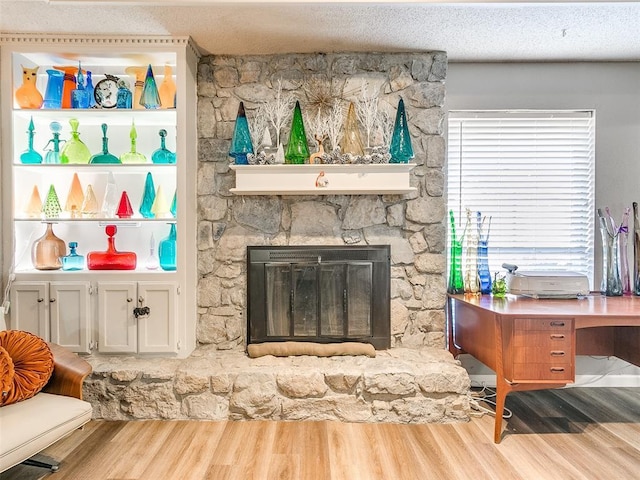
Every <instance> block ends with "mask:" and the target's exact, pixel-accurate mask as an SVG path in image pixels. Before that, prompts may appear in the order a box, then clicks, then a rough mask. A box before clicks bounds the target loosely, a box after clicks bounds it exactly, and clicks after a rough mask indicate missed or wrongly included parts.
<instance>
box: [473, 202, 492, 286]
mask: <svg viewBox="0 0 640 480" xmlns="http://www.w3.org/2000/svg"><path fill="white" fill-rule="evenodd" d="M476 215H477V217H476V218H477V223H478V279H479V281H480V293H482V294H488V293H491V271H490V270H489V231H490V229H491V217H489V223H488V224H487V230H486V232H485V231H484V223H485V221H486V217H485V218H484V219H482V218H481V214H480V212H478V213H477V214H476Z"/></svg>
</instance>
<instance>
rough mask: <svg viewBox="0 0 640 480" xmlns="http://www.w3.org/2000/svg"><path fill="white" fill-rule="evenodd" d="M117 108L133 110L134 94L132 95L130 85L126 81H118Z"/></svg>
mask: <svg viewBox="0 0 640 480" xmlns="http://www.w3.org/2000/svg"><path fill="white" fill-rule="evenodd" d="M116 108H133V94H132V93H131V90H129V84H128V83H127V82H126V80H119V81H118V96H117V97H116Z"/></svg>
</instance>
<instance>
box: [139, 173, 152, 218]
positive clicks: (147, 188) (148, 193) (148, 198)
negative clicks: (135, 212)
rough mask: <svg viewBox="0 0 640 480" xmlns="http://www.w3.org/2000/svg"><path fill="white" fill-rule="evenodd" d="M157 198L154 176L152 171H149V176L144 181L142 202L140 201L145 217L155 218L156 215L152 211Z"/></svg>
mask: <svg viewBox="0 0 640 480" xmlns="http://www.w3.org/2000/svg"><path fill="white" fill-rule="evenodd" d="M155 199H156V187H155V185H154V184H153V176H152V175H151V172H147V178H146V180H145V182H144V193H143V194H142V202H141V203H140V215H142V216H143V217H144V218H153V217H155V215H154V214H153V212H152V211H151V207H152V206H153V201H154V200H155Z"/></svg>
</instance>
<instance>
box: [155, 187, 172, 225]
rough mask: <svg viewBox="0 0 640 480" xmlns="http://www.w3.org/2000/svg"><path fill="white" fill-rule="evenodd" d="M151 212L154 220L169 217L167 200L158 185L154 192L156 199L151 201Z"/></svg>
mask: <svg viewBox="0 0 640 480" xmlns="http://www.w3.org/2000/svg"><path fill="white" fill-rule="evenodd" d="M151 212H152V213H153V215H154V216H155V217H156V218H168V217H170V216H171V212H170V210H169V204H168V203H167V199H166V197H165V196H164V190H163V189H162V185H160V186H159V187H158V190H157V191H156V198H155V199H154V200H153V205H152V206H151Z"/></svg>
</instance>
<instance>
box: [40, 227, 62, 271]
mask: <svg viewBox="0 0 640 480" xmlns="http://www.w3.org/2000/svg"><path fill="white" fill-rule="evenodd" d="M66 254H67V247H66V246H65V244H64V241H63V240H62V239H60V238H58V237H57V236H56V234H55V233H53V223H50V222H47V229H46V230H45V232H44V235H42V236H41V237H40V238H38V239H37V240H36V241H35V242H33V246H32V247H31V261H32V263H33V267H34V268H35V269H36V270H59V269H60V268H62V260H61V258H62V257H64V256H65V255H66Z"/></svg>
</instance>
